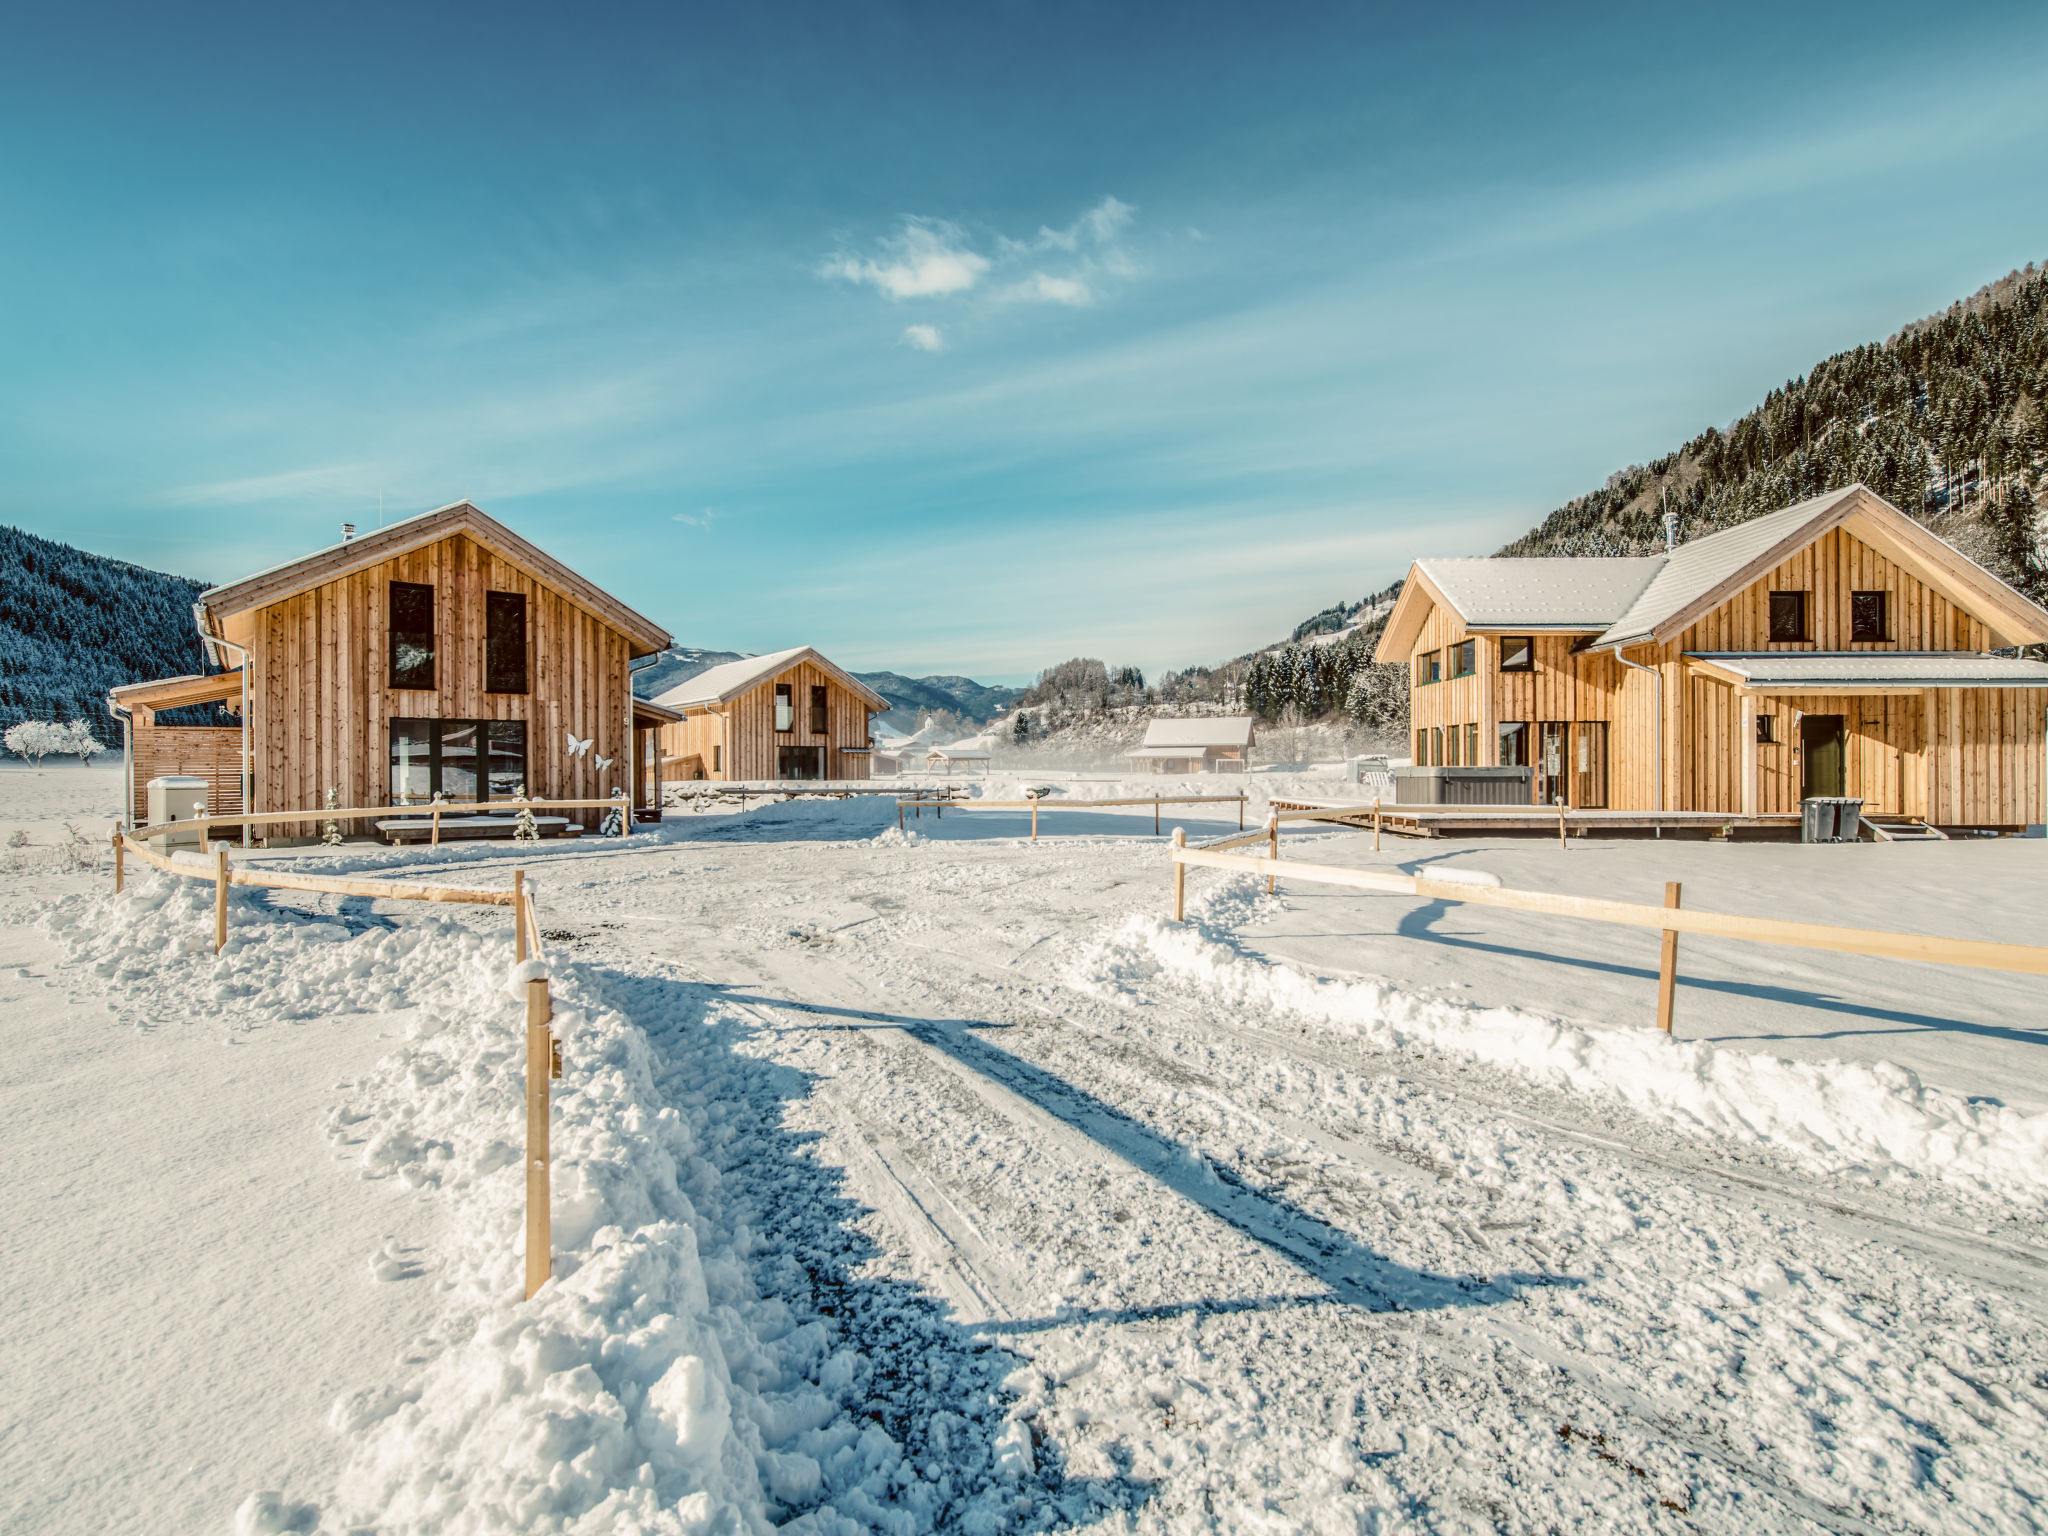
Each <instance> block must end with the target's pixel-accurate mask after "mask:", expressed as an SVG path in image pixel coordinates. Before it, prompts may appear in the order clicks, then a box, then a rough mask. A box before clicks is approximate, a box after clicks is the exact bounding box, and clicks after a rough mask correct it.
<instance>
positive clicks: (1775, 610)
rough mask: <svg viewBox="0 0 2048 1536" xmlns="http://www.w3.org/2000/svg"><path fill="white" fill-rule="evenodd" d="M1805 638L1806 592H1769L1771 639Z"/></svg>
mask: <svg viewBox="0 0 2048 1536" xmlns="http://www.w3.org/2000/svg"><path fill="white" fill-rule="evenodd" d="M1805 638H1806V594H1805V593H1804V592H1773V593H1772V594H1771V639H1773V640H1804V639H1805Z"/></svg>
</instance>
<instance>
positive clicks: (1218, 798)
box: [896, 791, 1245, 843]
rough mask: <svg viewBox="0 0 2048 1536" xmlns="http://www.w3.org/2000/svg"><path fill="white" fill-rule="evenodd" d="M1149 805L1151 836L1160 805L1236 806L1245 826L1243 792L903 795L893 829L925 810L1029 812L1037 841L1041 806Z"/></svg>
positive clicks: (1095, 808) (1155, 830)
mask: <svg viewBox="0 0 2048 1536" xmlns="http://www.w3.org/2000/svg"><path fill="white" fill-rule="evenodd" d="M1129 805H1149V806H1151V807H1152V834H1153V836H1155V837H1156V836H1158V835H1159V808H1160V807H1161V806H1162V805H1234V806H1236V807H1237V824H1238V825H1239V826H1240V827H1242V826H1243V825H1244V807H1245V796H1244V794H1243V792H1242V791H1240V792H1239V793H1237V794H1234V795H1140V796H1138V797H1136V798H1134V799H1129V800H1054V801H1051V802H1049V803H1048V802H1047V801H1045V800H1043V799H1032V800H969V799H965V798H956V797H951V796H943V795H906V796H904V797H903V798H902V799H901V800H898V801H897V802H896V827H897V830H899V831H901V830H902V827H903V813H904V812H905V811H906V810H907V811H910V812H911V813H912V814H913V815H918V816H922V815H923V814H924V812H925V810H926V808H927V807H929V808H930V810H931V812H932V814H933V815H934V816H937V817H939V818H940V819H941V820H943V819H944V818H945V815H946V809H947V807H949V806H950V807H951V808H952V809H954V810H956V811H1029V812H1030V813H1031V841H1033V842H1034V843H1035V842H1037V841H1038V811H1039V807H1041V806H1043V807H1044V808H1045V809H1046V810H1048V811H1103V810H1110V809H1112V808H1114V807H1117V806H1129Z"/></svg>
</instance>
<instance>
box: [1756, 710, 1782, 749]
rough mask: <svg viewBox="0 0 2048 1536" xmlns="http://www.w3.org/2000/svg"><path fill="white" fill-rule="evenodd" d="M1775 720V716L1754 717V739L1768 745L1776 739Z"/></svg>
mask: <svg viewBox="0 0 2048 1536" xmlns="http://www.w3.org/2000/svg"><path fill="white" fill-rule="evenodd" d="M1777 719H1778V717H1777V716H1776V715H1758V716H1757V717H1756V739H1757V740H1758V741H1760V742H1762V743H1765V744H1766V745H1768V744H1769V743H1771V742H1774V741H1776V740H1777V739H1778V736H1777Z"/></svg>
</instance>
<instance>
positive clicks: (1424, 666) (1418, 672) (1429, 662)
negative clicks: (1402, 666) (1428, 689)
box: [1415, 651, 1443, 683]
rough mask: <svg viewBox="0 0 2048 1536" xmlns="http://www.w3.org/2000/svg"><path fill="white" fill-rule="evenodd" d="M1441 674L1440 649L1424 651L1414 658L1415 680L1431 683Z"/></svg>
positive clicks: (1441, 655) (1441, 658) (1441, 657)
mask: <svg viewBox="0 0 2048 1536" xmlns="http://www.w3.org/2000/svg"><path fill="white" fill-rule="evenodd" d="M1442 676H1443V654H1442V652H1440V651H1425V652H1423V653H1422V654H1421V655H1420V656H1418V657H1416V658H1415V681H1416V682H1418V683H1433V682H1435V681H1436V680H1437V679H1438V678H1440V677H1442Z"/></svg>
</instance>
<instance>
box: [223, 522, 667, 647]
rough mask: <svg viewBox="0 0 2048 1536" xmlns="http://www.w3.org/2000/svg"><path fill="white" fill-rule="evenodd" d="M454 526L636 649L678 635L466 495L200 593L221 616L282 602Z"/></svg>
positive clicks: (427, 541) (428, 541)
mask: <svg viewBox="0 0 2048 1536" xmlns="http://www.w3.org/2000/svg"><path fill="white" fill-rule="evenodd" d="M457 533H460V534H466V535H467V536H468V537H470V538H471V539H474V540H475V541H476V542H477V543H479V544H481V545H483V546H484V548H486V549H488V550H490V552H491V553H492V554H494V555H496V556H498V557H499V558H500V559H501V560H504V561H506V562H508V563H509V564H512V565H516V566H518V567H519V568H520V569H522V570H524V571H525V572H526V573H527V574H528V575H529V576H531V577H533V578H534V580H536V581H539V582H542V583H544V584H545V585H547V586H550V587H553V588H554V589H555V590H556V591H558V592H561V593H564V594H565V595H567V596H569V597H571V598H574V599H575V600H576V601H577V602H578V603H580V604H581V605H582V606H583V607H585V608H588V609H589V610H590V611H591V612H592V613H594V614H596V615H597V616H598V617H599V618H601V619H603V620H604V621H605V622H606V623H607V624H610V625H611V626H612V627H613V628H614V629H616V630H618V631H620V632H621V633H622V634H624V635H625V636H626V637H627V638H628V639H629V640H631V641H632V643H633V645H634V647H635V649H634V650H633V655H635V656H647V655H651V654H652V653H654V652H655V651H660V650H666V649H667V648H668V647H669V646H671V645H673V644H675V640H674V637H672V636H671V635H670V634H669V632H668V631H667V630H665V629H663V628H662V627H661V626H660V625H658V624H656V623H655V622H654V621H653V620H651V619H649V618H647V617H646V616H644V615H643V614H640V613H636V612H635V611H634V610H633V609H631V608H628V607H627V606H626V605H625V604H624V603H622V602H620V601H619V600H618V599H617V598H616V597H613V596H612V595H611V594H610V593H609V592H607V591H605V590H604V588H602V587H600V586H598V585H597V584H596V583H595V582H593V581H590V580H587V579H586V578H584V577H582V576H579V575H577V574H576V573H575V572H574V571H572V570H570V569H569V567H567V566H566V565H564V564H562V562H561V561H559V560H557V559H556V558H555V557H554V556H553V555H550V554H549V553H547V551H545V550H543V549H542V548H540V546H538V545H537V544H533V543H531V542H529V541H528V540H526V539H523V538H521V537H520V536H519V535H518V534H516V533H514V532H513V531H512V530H511V529H510V528H507V527H506V526H505V525H504V524H503V523H501V522H499V521H498V520H497V519H496V518H494V517H491V516H490V515H488V514H487V513H485V512H484V511H483V510H482V509H481V508H479V507H477V506H476V505H475V504H474V503H472V502H468V501H457V502H451V503H450V504H449V505H447V506H445V507H436V508H435V509H434V510H433V511H431V512H422V513H420V514H418V515H417V516H415V517H408V518H402V519H400V520H399V521H398V522H395V523H390V524H387V525H386V526H385V527H382V528H379V529H377V530H376V531H375V532H374V533H366V534H362V535H360V536H359V537H357V538H353V539H349V540H346V541H344V542H343V543H340V544H330V545H329V546H328V547H327V548H325V549H320V550H315V551H314V552H313V553H312V554H310V555H302V556H300V557H299V558H298V559H296V560H287V561H286V562H285V563H284V564H282V565H273V566H272V567H270V569H268V570H265V571H258V572H257V573H256V574H255V575H253V576H245V577H243V578H242V579H241V580H240V581H231V582H229V583H227V584H226V585H225V586H219V587H215V588H213V589H212V590H211V591H209V592H205V593H202V594H201V595H200V599H199V601H200V603H201V605H203V606H204V607H205V609H206V611H207V613H208V614H209V615H210V616H211V617H212V618H213V619H214V620H215V621H216V622H217V621H219V620H220V619H223V618H226V617H228V616H229V615H232V614H237V613H246V612H248V611H249V610H250V609H252V608H261V607H265V606H266V605H268V604H270V603H275V602H280V601H282V600H283V599H285V598H287V597H291V596H294V595H295V594H297V593H300V592H303V591H305V590H306V589H307V588H309V587H317V586H321V585H323V584H324V583H326V582H330V581H336V580H339V579H340V578H341V577H343V576H349V575H353V574H354V573H355V572H357V571H360V570H364V569H366V568H368V567H370V566H373V565H376V564H378V563H379V562H380V561H384V560H389V559H391V558H393V557H394V556H397V555H403V554H409V553H410V552H411V551H413V550H415V549H420V548H423V547H424V546H426V545H428V544H432V543H434V542H435V541H436V540H438V539H445V538H447V537H449V536H450V535H451V534H457Z"/></svg>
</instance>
